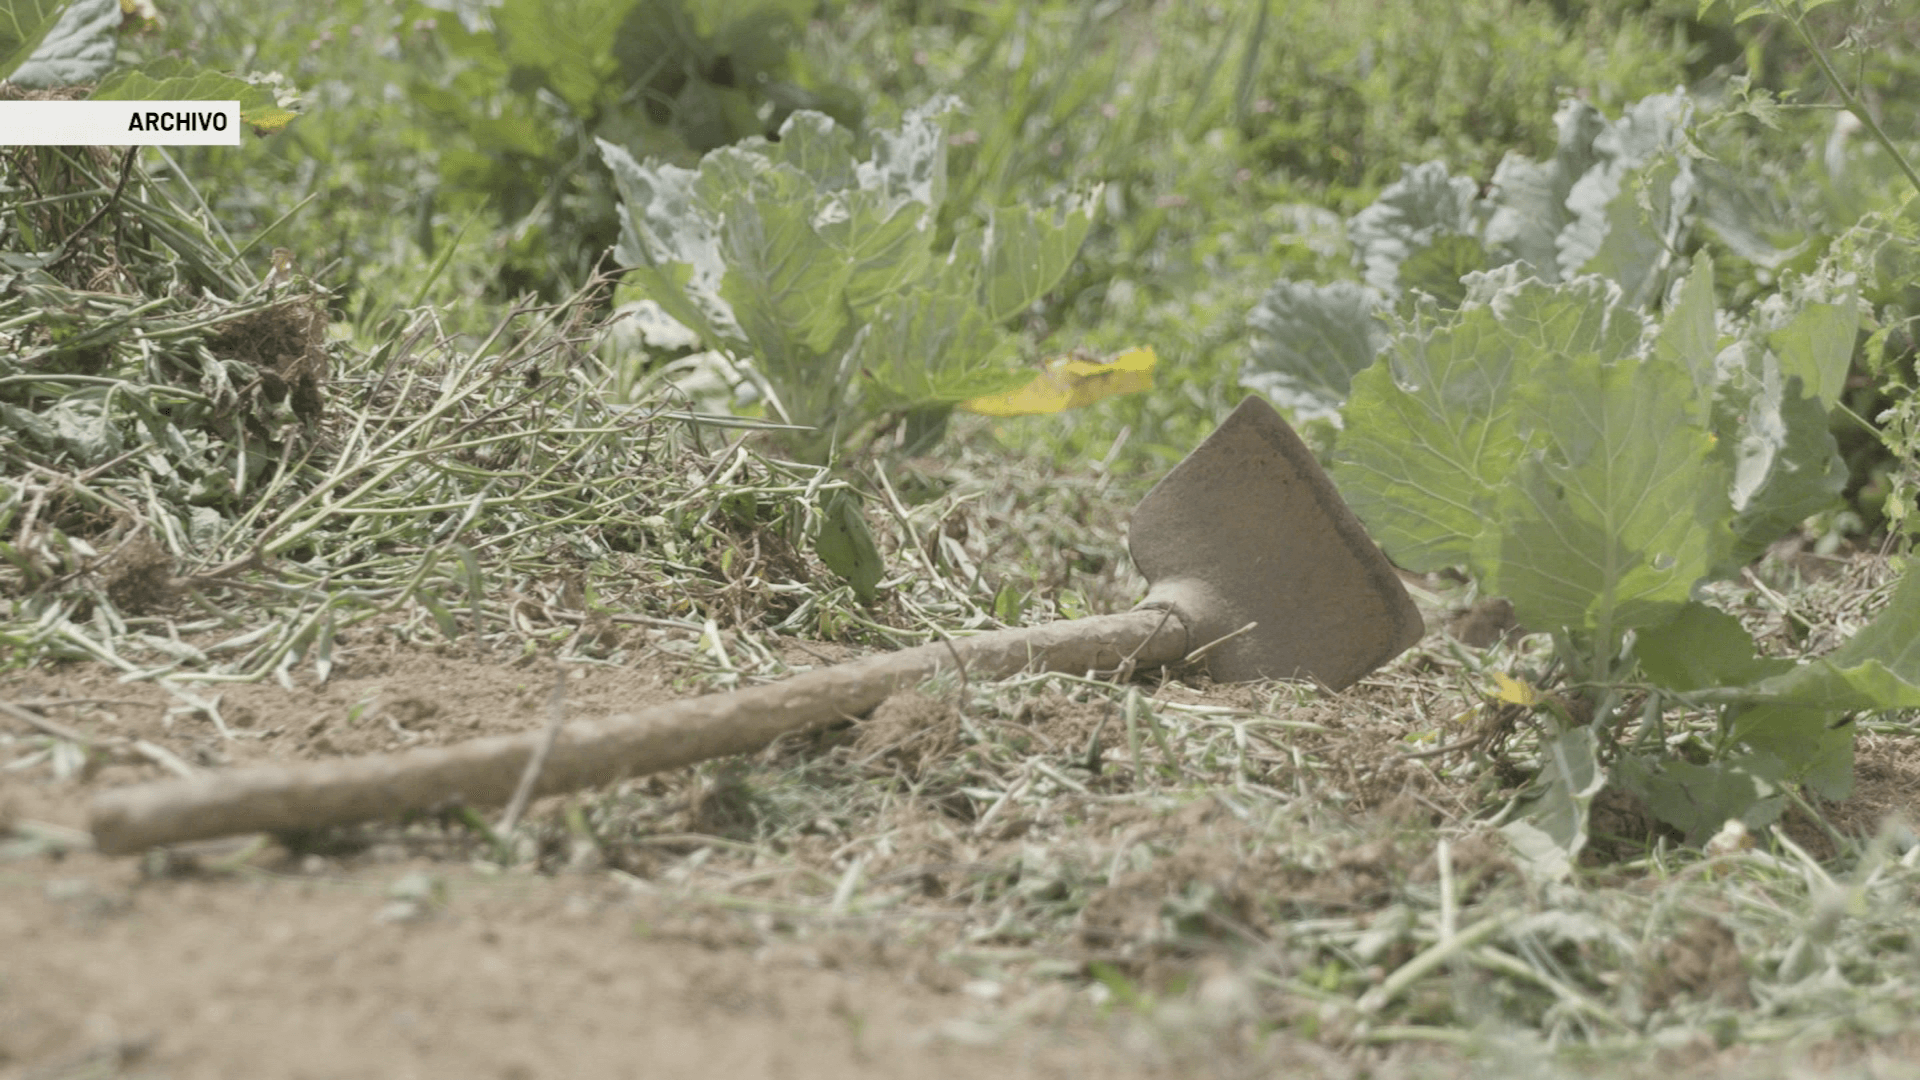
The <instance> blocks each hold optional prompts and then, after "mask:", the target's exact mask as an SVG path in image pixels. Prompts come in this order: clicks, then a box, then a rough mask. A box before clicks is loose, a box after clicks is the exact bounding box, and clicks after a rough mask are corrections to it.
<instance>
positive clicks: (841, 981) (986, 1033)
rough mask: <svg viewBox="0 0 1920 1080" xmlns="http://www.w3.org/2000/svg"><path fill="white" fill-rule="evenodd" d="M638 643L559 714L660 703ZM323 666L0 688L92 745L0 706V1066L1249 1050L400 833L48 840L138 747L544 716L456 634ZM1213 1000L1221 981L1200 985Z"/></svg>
mask: <svg viewBox="0 0 1920 1080" xmlns="http://www.w3.org/2000/svg"><path fill="white" fill-rule="evenodd" d="M810 648H811V649H812V650H813V651H815V652H820V651H821V650H823V649H824V650H829V651H830V653H831V655H826V656H821V657H819V658H818V659H840V658H842V656H843V652H832V650H833V647H832V646H817V645H816V646H810ZM647 655H648V656H650V657H652V659H651V660H650V661H643V662H641V663H640V664H639V665H637V666H633V667H627V668H612V667H594V668H576V669H574V673H573V675H572V676H571V677H570V678H569V680H568V684H567V685H568V691H567V700H568V711H569V714H570V715H579V716H596V715H602V714H605V713H608V712H616V711H624V710H630V709H633V708H637V707H641V706H644V705H646V704H649V703H652V702H655V701H658V700H663V699H666V698H669V697H673V696H676V695H677V693H679V692H680V690H676V688H675V687H673V686H672V685H671V682H672V677H671V675H670V674H669V672H670V670H671V665H672V663H673V662H672V660H671V659H670V658H666V657H662V656H660V655H659V654H657V653H648V654H647ZM341 656H342V659H341V661H340V663H339V664H338V666H337V667H336V668H335V670H334V672H333V674H332V677H331V679H330V680H329V681H328V682H327V683H326V685H325V686H324V687H313V686H310V685H303V686H297V687H296V688H295V689H293V690H288V689H285V688H282V687H280V686H277V685H271V684H267V685H224V686H221V685H215V686H204V685H203V686H200V687H198V688H197V689H195V690H194V691H192V693H193V694H195V695H196V696H197V700H196V701H182V700H180V699H179V698H177V697H176V696H174V695H173V694H171V693H170V692H169V691H167V690H166V689H164V688H162V687H160V686H156V685H155V684H154V683H152V682H136V683H122V682H119V681H117V680H116V678H115V675H114V673H113V672H112V671H110V670H109V669H107V668H105V667H104V666H97V665H95V666H89V665H74V666H70V667H66V668H63V669H59V670H56V671H53V672H51V673H49V672H45V671H40V672H33V673H28V674H24V675H22V674H15V675H12V676H9V677H7V678H5V679H4V680H0V700H4V701H8V702H13V703H16V704H23V705H28V706H32V707H34V708H35V709H36V711H38V712H39V713H41V715H43V716H44V717H46V718H47V719H49V720H52V721H54V722H55V723H57V724H60V725H64V727H65V728H66V729H69V730H71V731H73V732H77V733H79V734H81V735H82V736H84V737H85V738H86V739H88V740H91V741H93V745H94V752H93V753H91V754H89V755H88V757H87V761H86V763H85V764H84V765H80V766H77V767H76V768H75V769H73V770H63V769H61V768H59V767H57V764H58V763H57V762H56V761H54V760H52V759H50V758H47V757H46V756H45V755H44V754H42V755H41V756H39V757H36V756H35V747H45V746H47V745H48V740H47V739H46V738H45V733H44V732H42V731H39V730H36V729H35V728H33V727H31V726H30V725H28V724H26V723H24V722H21V721H20V720H19V719H18V718H17V717H13V718H0V764H4V763H5V762H7V761H13V762H23V761H24V763H25V764H24V765H21V766H17V767H14V768H11V769H8V770H7V771H5V772H0V827H6V826H10V827H11V828H12V835H13V836H15V837H16V838H21V839H16V840H15V841H14V843H13V847H12V848H11V849H10V850H8V851H6V852H5V856H6V857H0V1077H4V1078H6V1080H25V1078H29V1077H32V1078H36V1080H46V1078H53V1077H63V1078H65V1077H82V1076H86V1077H107V1076H126V1077H135V1076H138V1077H246V1078H249V1080H267V1078H279V1077H286V1078H317V1077H362V1076H364V1077H383V1078H397V1077H414V1076H420V1077H427V1076H461V1077H467V1076H472V1077H500V1078H533V1077H587V1076H609V1077H616V1076H635V1077H639V1076H646V1077H673V1076H688V1077H695V1076H697V1077H711V1076H743V1077H795V1078H806V1077H828V1076H831V1077H836V1078H844V1077H857V1076H915V1077H945V1076H970V1077H977V1076H996V1077H998V1076H1008V1077H1024V1076H1032V1077H1052V1076H1062V1077H1064V1076H1081V1075H1086V1074H1088V1073H1097V1074H1100V1075H1106V1076H1112V1077H1133V1076H1150V1075H1173V1074H1178V1075H1239V1074H1240V1073H1239V1070H1241V1069H1243V1068H1247V1067H1251V1066H1253V1065H1254V1064H1256V1062H1254V1061H1252V1060H1249V1059H1247V1058H1246V1056H1245V1055H1243V1054H1239V1053H1236V1054H1233V1055H1226V1056H1221V1055H1214V1054H1212V1053H1210V1052H1209V1051H1208V1048H1207V1047H1205V1046H1200V1047H1198V1048H1197V1049H1195V1051H1194V1053H1192V1054H1185V1053H1182V1052H1181V1049H1180V1047H1179V1046H1177V1045H1175V1046H1172V1047H1171V1049H1170V1048H1169V1044H1168V1043H1167V1041H1166V1040H1165V1039H1159V1038H1149V1037H1148V1036H1149V1035H1151V1033H1143V1032H1141V1031H1139V1030H1137V1029H1136V1026H1135V1025H1130V1024H1128V1023H1125V1022H1122V1021H1123V1020H1124V1019H1125V1018H1124V1017H1122V1018H1116V1017H1115V1016H1114V1014H1113V1012H1112V1011H1111V1010H1108V1009H1102V1008H1101V1007H1099V1005H1098V1003H1097V1002H1096V1001H1094V1000H1091V999H1090V998H1089V996H1088V995H1086V994H1084V993H1079V992H1076V991H1074V990H1071V989H1069V987H1068V986H1067V984H1065V983H1063V982H1061V981H1058V980H1053V981H1050V982H1046V983H1044V984H1040V985H1036V986H1023V985H1016V986H1012V987H1008V986H1003V985H1001V984H999V983H996V982H992V981H988V980H981V979H977V978H973V977H972V976H970V975H969V974H968V973H967V972H965V971H961V970H958V969H956V968H954V967H952V966H950V965H947V964H944V963H943V962H942V961H941V960H940V958H939V957H938V955H937V954H936V953H935V951H934V950H931V949H927V948H915V947H912V946H910V945H902V946H900V947H898V948H894V947H891V946H890V945H889V944H888V942H887V938H886V934H885V931H884V927H881V928H880V931H879V932H877V933H876V932H874V928H873V927H871V926H869V927H866V928H864V929H863V931H862V932H860V933H856V934H848V935H840V936H835V935H832V934H826V935H814V936H812V937H804V936H803V937H794V936H792V935H786V936H781V935H762V936H761V940H759V941H757V942H756V941H753V940H750V939H751V938H752V937H753V936H754V935H752V934H751V933H749V934H747V935H745V938H746V939H745V940H743V937H742V935H741V933H739V932H738V931H737V930H733V929H729V930H726V931H725V932H719V933H715V934H713V935H711V936H705V937H703V935H702V934H701V933H699V932H698V930H697V924H693V925H694V926H695V927H696V928H695V929H693V930H690V929H689V925H690V924H688V923H687V921H686V920H685V919H681V918H677V915H678V914H679V913H677V912H676V911H675V910H674V903H673V900H672V898H671V896H670V895H667V894H666V893H665V892H664V891H663V890H661V889H658V888H654V887H651V886H650V885H649V883H648V882H646V881H644V880H642V879H639V878H636V877H634V876H632V875H628V874H622V873H620V872H618V871H611V870H608V869H606V868H604V867H593V868H591V869H584V870H580V871H573V872H561V873H558V874H537V873H533V872H531V871H526V870H509V871H501V870H500V869H498V867H497V866H495V865H491V864H488V863H485V862H483V861H476V860H473V859H471V857H449V856H448V854H447V852H446V851H444V850H442V851H434V850H427V849H421V848H418V847H411V848H410V847H409V846H407V845H406V844H396V843H381V844H374V845H372V846H371V847H366V848H363V849H360V850H354V851H348V852H344V853H324V852H319V851H311V850H310V851H306V852H294V851H289V850H287V849H286V848H283V847H281V846H280V845H279V844H277V843H269V842H264V841H248V840H245V839H237V840H232V841H212V842H206V843H202V844H199V845H193V846H190V847H189V848H188V849H187V850H185V851H184V852H176V853H174V854H171V855H168V856H165V857H160V856H156V855H151V854H150V855H149V856H147V857H143V858H141V857H135V858H107V857H103V856H99V855H96V854H92V853H88V852H85V851H79V850H67V845H68V844H70V843H71V842H72V841H73V840H74V839H76V838H78V837H79V836H80V835H81V833H80V831H81V830H84V828H85V826H86V801H87V799H88V798H89V797H90V796H91V795H92V794H93V793H95V792H97V791H100V790H103V789H106V788H109V787H113V786H118V785H123V784H129V783H136V782H141V781H147V780H155V779H162V778H165V777H166V776H167V775H168V772H167V771H166V770H165V769H163V768H162V767H161V765H159V764H156V763H155V762H154V761H153V760H151V757H150V756H141V755H140V754H137V753H134V752H132V751H131V750H130V749H129V747H131V746H132V745H133V742H134V741H135V740H144V741H146V742H147V743H149V744H152V745H157V746H160V747H163V748H164V749H165V750H166V751H169V752H171V753H172V754H173V755H175V756H176V757H178V758H179V759H181V760H182V761H184V762H186V763H189V764H190V765H191V766H193V767H196V768H197V767H208V766H221V765H230V764H243V763H248V762H258V761H269V760H271V761H292V760H308V759H317V758H323V757H332V756H337V755H343V754H361V753H370V752H378V751H387V750H396V749H401V748H404V747H410V746H420V745H430V744H436V743H445V742H451V741H457V740H460V739H465V738H471V737H473V736H476V735H483V734H495V733H501V732H509V731H518V730H525V729H528V728H533V727H537V726H538V725H540V724H541V723H542V722H543V717H544V714H545V709H546V700H547V698H548V695H549V693H550V687H551V682H550V680H551V679H552V668H551V665H547V664H543V663H539V662H531V663H528V664H526V665H524V666H516V665H514V664H511V663H502V662H499V661H496V660H492V659H489V658H486V657H480V656H475V655H469V654H463V653H462V652H460V651H459V650H457V649H455V650H441V651H438V652H436V651H432V650H410V649H404V648H398V647H395V648H388V649H374V648H369V649H366V650H362V651H354V650H352V649H343V650H341ZM795 662H798V663H813V662H818V660H817V659H809V658H807V657H803V656H802V657H796V659H795ZM302 681H304V682H310V681H311V679H310V677H309V678H307V679H303V680H302ZM685 689H687V688H685V687H682V688H681V690H685ZM206 706H211V709H209V708H207V707H206ZM216 715H217V717H218V722H217V723H216V721H215V716H216ZM222 729H224V731H223V730H222ZM63 771H67V772H69V775H65V776H61V775H60V774H61V773H62V772H63ZM546 809H547V810H548V811H549V812H551V809H552V808H551V807H550V806H549V807H547V808H546ZM491 812H492V811H489V813H491ZM5 835H6V833H5V832H4V831H0V837H4V836H5ZM34 838H38V839H37V841H36V840H35V839H34ZM1234 992H1235V988H1234V984H1233V981H1232V979H1231V978H1223V979H1222V980H1220V981H1219V985H1218V986H1215V987H1212V988H1208V987H1206V986H1202V987H1201V988H1200V990H1199V993H1200V995H1201V996H1202V997H1205V996H1206V995H1207V994H1209V993H1211V994H1213V995H1214V996H1215V997H1222V996H1224V997H1226V998H1229V999H1230V998H1231V997H1232V995H1233V993H1234ZM1256 1056H1257V1058H1258V1062H1257V1064H1258V1065H1259V1066H1260V1068H1261V1069H1262V1070H1264V1069H1266V1068H1268V1067H1300V1068H1304V1069H1305V1070H1306V1071H1308V1072H1311V1073H1313V1074H1315V1075H1335V1076H1338V1075H1348V1074H1351V1071H1352V1069H1351V1066H1350V1065H1348V1064H1347V1063H1343V1062H1342V1061H1340V1059H1338V1058H1336V1057H1334V1056H1333V1055H1332V1054H1331V1053H1330V1052H1328V1051H1325V1050H1322V1049H1320V1048H1318V1047H1315V1046H1312V1045H1307V1044H1299V1045H1293V1044H1282V1043H1277V1042H1274V1041H1273V1040H1266V1041H1265V1042H1263V1043H1262V1044H1261V1046H1260V1047H1259V1052H1258V1054H1257V1055H1256Z"/></svg>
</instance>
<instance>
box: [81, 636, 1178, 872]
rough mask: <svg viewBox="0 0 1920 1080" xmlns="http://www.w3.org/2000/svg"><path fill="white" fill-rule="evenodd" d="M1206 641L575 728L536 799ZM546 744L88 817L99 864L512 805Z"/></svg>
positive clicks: (771, 692) (446, 754) (954, 644)
mask: <svg viewBox="0 0 1920 1080" xmlns="http://www.w3.org/2000/svg"><path fill="white" fill-rule="evenodd" d="M1199 644H1201V643H1200V642H1189V641H1188V640H1187V628H1186V626H1185V625H1184V624H1183V623H1182V622H1181V621H1180V618H1179V616H1177V615H1173V614H1172V613H1171V612H1168V611H1162V610H1138V611H1130V612H1127V613H1126V614H1123V615H1102V616H1096V617H1094V618H1088V619H1074V620H1071V621H1064V622H1058V623H1051V624H1048V625H1046V626H1036V627H1029V628H1024V629H1019V630H999V631H994V632H992V633H987V634H979V635H976V636H973V637H965V638H955V639H953V640H952V641H951V642H950V643H949V642H944V641H943V642H936V643H934V644H932V645H922V646H919V647H917V648H912V649H905V650H902V651H900V652H893V653H884V654H881V655H878V656H871V657H867V658H865V659H863V660H856V661H853V662H851V663H846V664H838V665H835V666H833V667H828V668H820V669H817V670H814V671H809V672H806V673H805V674H802V675H796V676H794V677H793V678H790V679H786V680H783V681H781V682H777V683H773V684H770V685H767V686H758V687H753V688H750V689H746V690H736V691H733V692H731V693H726V694H709V695H706V696H703V697H695V698H686V699H684V700H681V701H675V702H671V703H669V704H666V705H658V706H655V707H653V708H650V709H644V710H642V711H640V712H638V713H633V714H622V715H616V716H612V717H609V718H607V719H606V720H602V721H599V722H597V723H596V722H590V721H580V722H569V723H568V724H567V725H566V727H565V728H563V729H562V731H561V733H560V737H559V740H558V741H557V742H556V743H555V744H554V746H553V750H552V752H551V753H550V754H549V755H548V757H547V760H546V763H545V766H544V767H543V768H542V770H541V773H540V777H539V780H538V781H537V783H536V786H535V788H534V793H535V794H537V795H552V794H556V793H559V792H563V791H573V790H577V789H579V788H584V787H590V786H593V785H597V784H604V783H608V782H610V781H613V780H617V779H620V778H623V777H628V776H637V775H640V774H643V773H650V772H658V771H660V770H663V769H673V768H678V767H680V766H682V765H691V764H693V763H694V762H697V761H704V760H706V759H708V758H713V757H721V756H724V755H727V754H741V753H747V752H749V751H753V750H757V749H759V748H761V747H763V746H765V745H766V744H767V743H769V742H772V741H773V740H774V739H775V738H778V737H779V736H781V735H785V734H788V733H789V732H796V731H805V730H807V729H809V728H814V727H819V726H822V725H825V724H830V723H833V722H834V721H836V720H845V719H852V718H854V717H858V716H862V715H864V714H866V713H867V712H869V711H871V710H872V709H873V708H874V706H876V705H878V704H880V702H881V701H883V700H885V699H886V697H887V695H889V694H891V693H893V692H894V691H895V690H899V689H902V688H904V687H909V686H912V685H914V684H916V683H919V682H921V681H922V680H924V679H926V678H927V677H929V676H931V675H933V674H935V673H936V672H937V671H940V670H943V669H944V670H948V671H951V670H953V668H954V666H955V660H956V658H957V659H958V661H959V662H960V664H962V665H964V666H965V670H966V672H967V673H968V674H969V675H974V676H978V677H981V678H998V677H1001V676H1005V675H1011V674H1014V673H1016V672H1020V671H1023V670H1026V669H1028V668H1030V667H1036V668H1044V669H1047V670H1053V671H1113V670H1116V669H1119V668H1121V667H1122V666H1123V665H1125V664H1127V663H1129V662H1131V663H1132V664H1134V665H1136V666H1138V667H1143V668H1145V667H1156V666H1159V665H1162V664H1172V663H1176V662H1178V661H1179V660H1180V659H1181V658H1182V657H1184V656H1185V655H1186V654H1187V652H1188V651H1189V650H1190V649H1192V648H1194V647H1197V646H1198V645H1199ZM541 738H542V733H541V732H538V731H535V732H528V733H525V734H521V735H501V736H495V737H492V738H486V739H474V740H472V741H470V742H464V743H459V744H457V745H453V746H444V747H430V748H425V749H419V750H409V751H405V752H402V753H398V754H382V755H375V756H370V757H360V758H344V759H339V760H334V761H322V762H311V763H306V764H299V765H264V766H253V767H249V768H243V769H234V770H230V771H225V772H217V773H209V774H207V775H205V776H199V777H194V778H191V779H185V780H165V781H159V782H156V783H149V784H137V785H133V786H130V787H124V788H117V789H115V790H112V791H106V792H102V793H101V794H99V795H97V796H95V797H94V799H93V802H92V804H91V805H90V807H89V819H90V820H89V823H90V825H91V826H92V829H93V838H94V843H95V845H96V846H97V848H98V849H99V850H100V851H101V852H104V853H106V854H110V855H118V854H127V853H130V852H136V851H141V850H143V849H146V848H149V847H154V846H156V845H160V844H169V843H177V842H180V841H183V840H198V839H204V838H207V837H213V836H229V835H234V834H237V833H256V832H284V831H289V830H295V829H312V828H319V827H321V826H326V825H345V824H350V823H353V822H358V821H370V820H375V819H380V818H390V817H394V816H396V815H399V814H402V813H406V812H408V811H418V810H430V809H433V808H436V807H442V806H448V805H453V804H456V803H464V804H467V805H492V804H499V803H504V802H506V801H507V800H508V799H509V798H511V797H512V795H513V790H514V788H515V786H516V785H517V784H518V783H519V781H520V775H521V772H522V771H523V770H524V769H525V767H526V762H527V757H528V755H529V754H531V753H533V750H534V747H535V745H536V744H537V743H539V741H540V740H541Z"/></svg>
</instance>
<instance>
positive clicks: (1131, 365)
mask: <svg viewBox="0 0 1920 1080" xmlns="http://www.w3.org/2000/svg"><path fill="white" fill-rule="evenodd" d="M1157 362H1159V357H1157V356H1155V355H1154V352H1153V346H1151V345H1143V346H1141V347H1139V348H1137V349H1128V350H1127V351H1126V352H1123V353H1121V354H1120V355H1119V356H1116V357H1114V358H1113V359H1112V360H1109V361H1106V362H1104V363H1103V362H1101V361H1098V360H1082V359H1080V358H1078V357H1074V356H1056V357H1054V358H1053V359H1051V360H1048V361H1047V364H1046V368H1045V370H1043V371H1041V372H1040V374H1038V375H1036V376H1034V379H1033V381H1032V382H1030V383H1028V384H1027V385H1025V386H1022V387H1020V388H1018V389H1016V390H1010V391H1008V392H1007V393H1004V394H990V395H988V396H987V397H978V398H974V399H973V400H971V401H963V402H961V403H960V408H962V409H964V410H966V411H967V412H972V413H979V414H981V415H982V416H1035V415H1039V414H1041V413H1057V412H1065V411H1066V410H1068V409H1077V408H1080V407H1081V406H1082V405H1091V404H1093V403H1094V402H1096V401H1100V400H1102V399H1105V398H1110V397H1118V396H1119V395H1121V394H1134V393H1138V392H1140V391H1142V390H1151V389H1153V365H1154V364H1155V363H1157Z"/></svg>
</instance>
